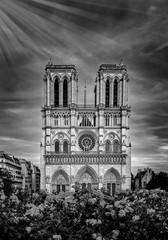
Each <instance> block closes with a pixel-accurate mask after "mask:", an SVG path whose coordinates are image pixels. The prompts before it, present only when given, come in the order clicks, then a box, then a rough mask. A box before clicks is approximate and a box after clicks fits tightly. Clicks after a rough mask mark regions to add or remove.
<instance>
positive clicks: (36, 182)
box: [31, 163, 40, 192]
mask: <svg viewBox="0 0 168 240" xmlns="http://www.w3.org/2000/svg"><path fill="white" fill-rule="evenodd" d="M31 169H32V190H33V192H39V191H40V169H39V168H38V167H37V166H35V165H34V164H33V163H31Z"/></svg>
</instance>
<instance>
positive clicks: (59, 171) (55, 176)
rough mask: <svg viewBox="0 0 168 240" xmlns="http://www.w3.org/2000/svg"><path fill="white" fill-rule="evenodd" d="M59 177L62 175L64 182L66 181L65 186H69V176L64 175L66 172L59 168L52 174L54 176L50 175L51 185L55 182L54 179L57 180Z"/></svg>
mask: <svg viewBox="0 0 168 240" xmlns="http://www.w3.org/2000/svg"><path fill="white" fill-rule="evenodd" d="M59 175H62V176H63V177H64V178H65V180H66V182H67V184H69V182H70V181H69V176H68V174H67V173H66V171H65V170H64V169H62V168H61V167H60V168H58V169H57V170H56V171H55V172H54V174H53V175H52V180H51V181H52V183H53V182H54V181H55V179H57V177H58V176H59Z"/></svg>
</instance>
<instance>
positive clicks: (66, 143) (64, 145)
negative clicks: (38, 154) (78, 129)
mask: <svg viewBox="0 0 168 240" xmlns="http://www.w3.org/2000/svg"><path fill="white" fill-rule="evenodd" d="M63 152H64V153H68V142H67V141H65V142H64V143H63Z"/></svg>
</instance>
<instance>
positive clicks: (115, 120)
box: [113, 115, 117, 126]
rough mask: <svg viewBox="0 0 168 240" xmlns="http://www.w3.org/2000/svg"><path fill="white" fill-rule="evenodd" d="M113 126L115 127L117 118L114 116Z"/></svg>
mask: <svg viewBox="0 0 168 240" xmlns="http://www.w3.org/2000/svg"><path fill="white" fill-rule="evenodd" d="M113 119H114V126H117V116H116V115H114V118H113Z"/></svg>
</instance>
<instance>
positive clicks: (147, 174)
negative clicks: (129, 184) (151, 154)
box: [135, 167, 154, 189]
mask: <svg viewBox="0 0 168 240" xmlns="http://www.w3.org/2000/svg"><path fill="white" fill-rule="evenodd" d="M153 174H154V172H153V170H152V169H151V168H149V167H148V168H145V169H144V170H141V169H138V172H137V174H136V176H135V189H141V188H146V185H147V184H148V183H149V181H150V180H151V179H152V177H153Z"/></svg>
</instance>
